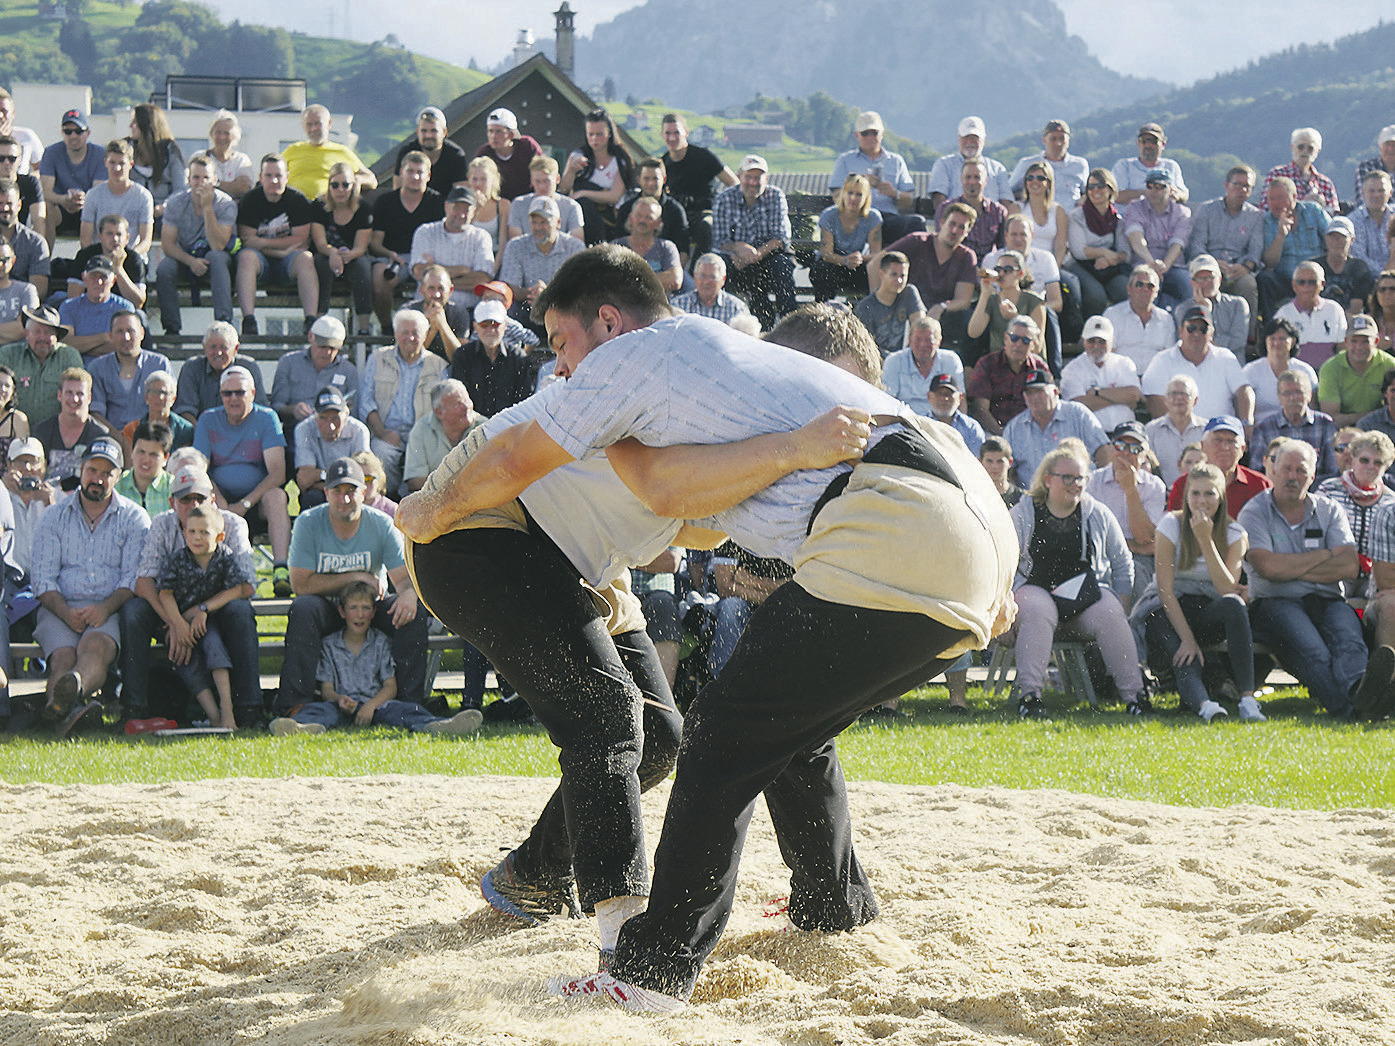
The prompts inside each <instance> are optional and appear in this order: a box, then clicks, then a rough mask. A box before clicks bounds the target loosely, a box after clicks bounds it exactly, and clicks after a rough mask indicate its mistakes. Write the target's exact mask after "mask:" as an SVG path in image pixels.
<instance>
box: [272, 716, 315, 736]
mask: <svg viewBox="0 0 1395 1046" xmlns="http://www.w3.org/2000/svg"><path fill="white" fill-rule="evenodd" d="M288 723H289V724H290V725H289V726H287V725H286V724H288ZM267 732H268V733H270V734H271V736H272V737H294V736H295V735H296V734H322V733H324V732H325V725H324V723H297V722H296V721H295V720H294V719H288V718H284V717H283V718H280V719H273V720H272V721H271V723H270V724H269V725H268V726H267Z"/></svg>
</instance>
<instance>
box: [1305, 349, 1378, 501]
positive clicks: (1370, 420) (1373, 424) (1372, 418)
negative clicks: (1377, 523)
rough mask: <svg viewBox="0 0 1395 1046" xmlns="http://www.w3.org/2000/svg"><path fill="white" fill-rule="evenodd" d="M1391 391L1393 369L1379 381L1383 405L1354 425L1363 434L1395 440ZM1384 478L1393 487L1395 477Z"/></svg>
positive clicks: (1363, 416)
mask: <svg viewBox="0 0 1395 1046" xmlns="http://www.w3.org/2000/svg"><path fill="white" fill-rule="evenodd" d="M1348 336H1350V335H1348ZM1319 380H1321V379H1319ZM1391 389H1395V368H1392V369H1391V370H1388V371H1386V372H1385V376H1384V377H1383V378H1381V380H1380V395H1381V399H1382V400H1384V401H1385V402H1384V405H1383V406H1380V407H1377V408H1376V409H1375V410H1373V411H1371V413H1369V414H1363V415H1362V416H1361V419H1360V420H1359V421H1358V422H1357V423H1356V427H1357V428H1359V429H1361V430H1362V431H1364V432H1372V431H1374V432H1383V433H1385V435H1386V436H1387V437H1388V438H1390V439H1392V440H1395V392H1391V391H1390V390H1391ZM1385 476H1386V479H1385V482H1386V486H1390V487H1395V476H1392V475H1390V473H1389V472H1387V473H1386V474H1385Z"/></svg>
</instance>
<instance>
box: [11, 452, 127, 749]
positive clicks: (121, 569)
mask: <svg viewBox="0 0 1395 1046" xmlns="http://www.w3.org/2000/svg"><path fill="white" fill-rule="evenodd" d="M120 474H121V445H120V444H119V443H117V442H116V440H114V439H112V438H111V437H109V436H103V437H101V438H100V439H96V440H94V441H93V442H92V444H91V445H90V446H89V447H88V448H87V452H86V453H85V454H83V456H82V468H81V472H80V474H79V476H78V490H77V494H76V495H75V496H73V497H71V498H69V499H68V500H66V501H64V502H62V503H61V504H58V505H55V506H54V507H53V508H52V509H51V510H50V511H48V512H46V513H45V514H44V525H43V527H42V528H41V529H40V530H39V533H38V534H37V535H36V536H35V538H34V570H33V575H32V581H33V585H34V595H35V596H36V597H37V598H38V600H39V619H38V623H37V624H36V625H35V626H34V638H35V640H37V641H38V643H39V646H40V648H41V649H42V650H43V652H44V657H45V659H47V661H48V685H47V687H46V688H45V704H44V718H45V719H47V720H49V721H50V722H53V723H56V724H57V730H58V732H59V735H60V736H63V735H66V734H67V733H68V731H70V730H71V729H72V728H73V726H75V725H76V723H77V722H78V721H79V720H80V719H89V720H90V721H95V720H97V719H100V717H101V707H102V706H101V703H100V702H97V701H92V700H90V699H91V697H92V695H93V694H96V693H98V692H99V691H100V690H101V689H102V687H103V685H105V683H106V679H107V671H108V669H110V668H111V665H112V662H113V661H115V660H116V654H117V650H118V648H119V646H120V642H121V633H120V628H119V618H118V616H117V611H119V610H120V608H121V606H122V604H124V603H125V602H126V601H127V600H128V599H130V598H131V596H132V594H133V590H134V588H135V583H136V567H137V564H138V563H139V562H140V554H141V549H142V548H143V547H144V545H145V533H146V531H147V530H149V529H150V517H149V516H147V515H146V514H145V510H144V509H141V508H140V507H139V506H137V505H134V504H132V503H131V502H130V501H127V500H126V499H125V498H123V497H122V496H121V495H119V494H117V493H116V492H115V487H116V478H117V476H119V475H120Z"/></svg>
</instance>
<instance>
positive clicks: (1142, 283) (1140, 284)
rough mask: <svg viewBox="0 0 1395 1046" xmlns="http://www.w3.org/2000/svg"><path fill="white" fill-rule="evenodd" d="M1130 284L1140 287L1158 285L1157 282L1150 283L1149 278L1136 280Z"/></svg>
mask: <svg viewBox="0 0 1395 1046" xmlns="http://www.w3.org/2000/svg"><path fill="white" fill-rule="evenodd" d="M1129 286H1130V287H1139V288H1142V287H1156V286H1157V284H1156V283H1149V282H1148V281H1147V280H1134V281H1133V283H1131V284H1129Z"/></svg>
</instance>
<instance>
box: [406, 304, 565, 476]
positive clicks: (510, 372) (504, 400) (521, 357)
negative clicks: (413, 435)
mask: <svg viewBox="0 0 1395 1046" xmlns="http://www.w3.org/2000/svg"><path fill="white" fill-rule="evenodd" d="M508 318H509V317H508V313H507V312H505V311H504V304H503V302H498V301H483V302H480V303H479V304H478V305H476V306H475V321H474V327H475V336H474V337H473V338H471V339H470V340H469V341H467V342H466V343H465V344H464V345H461V346H460V348H458V349H456V350H455V353H454V355H452V356H451V361H450V376H451V377H452V378H455V379H456V380H457V381H460V382H463V383H464V385H465V388H466V389H467V390H468V395H469V398H470V400H471V402H473V403H474V405H475V409H476V410H477V411H479V412H480V413H481V414H482V415H484V416H485V417H486V418H488V417H491V416H493V415H495V414H498V413H499V412H500V411H501V410H504V409H505V408H506V407H512V406H513V405H514V404H515V403H519V402H522V401H523V400H525V399H527V398H528V397H529V396H531V395H532V394H533V387H534V385H535V384H536V382H537V365H536V363H535V362H534V360H533V359H532V358H531V357H530V356H529V355H528V353H527V351H526V350H524V349H520V348H515V347H512V346H509V345H506V344H505V343H504V324H505V323H506V322H507V321H508ZM418 424H420V421H418ZM420 475H422V476H423V477H425V475H426V473H421V474H420ZM412 489H413V490H415V489H416V488H415V487H413V488H412Z"/></svg>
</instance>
